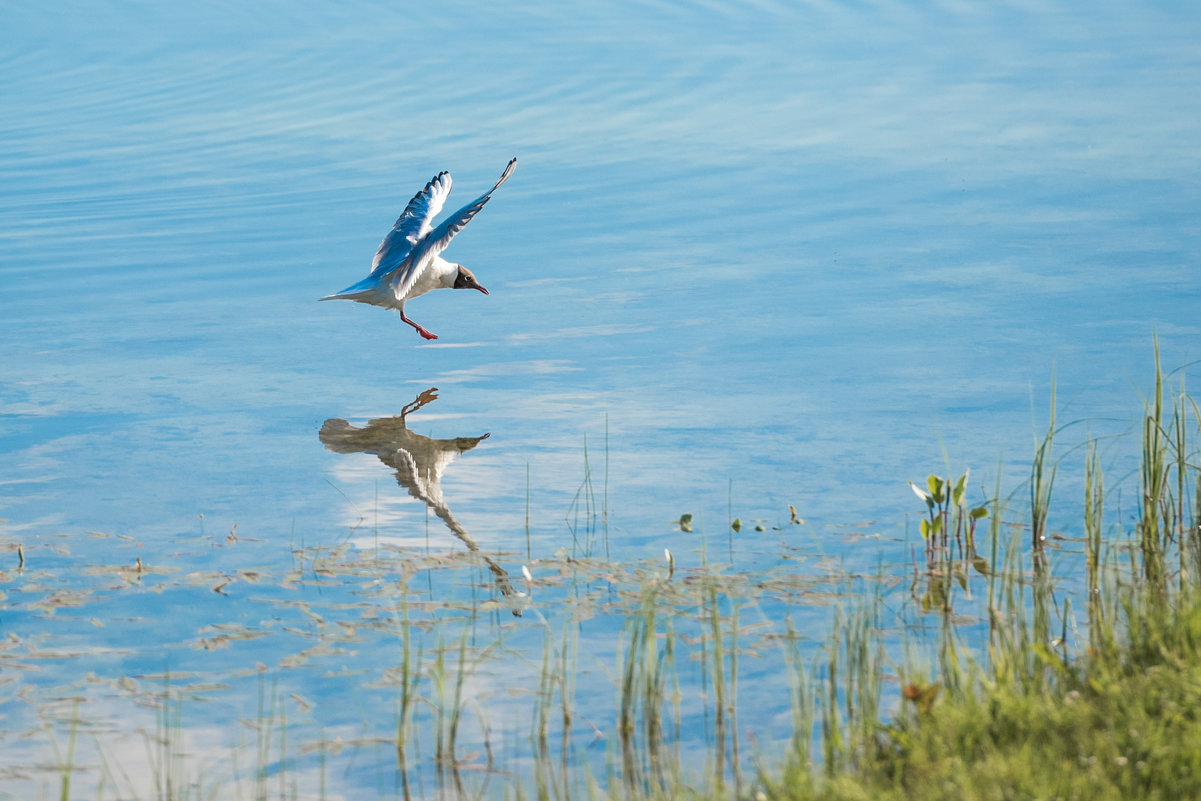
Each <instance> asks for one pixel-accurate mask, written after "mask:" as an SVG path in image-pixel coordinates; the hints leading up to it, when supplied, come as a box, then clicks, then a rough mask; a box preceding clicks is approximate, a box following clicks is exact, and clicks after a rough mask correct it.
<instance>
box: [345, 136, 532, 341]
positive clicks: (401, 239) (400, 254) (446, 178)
mask: <svg viewBox="0 0 1201 801" xmlns="http://www.w3.org/2000/svg"><path fill="white" fill-rule="evenodd" d="M516 166H517V159H513V160H512V161H510V162H509V164H508V166H506V167H505V171H504V172H503V173H501V176H500V180H499V181H497V182H496V185H495V186H493V187H492V188H491V189H489V190H488V191H487V192H485V193H484V194H482V195H480V196H479V197H478V198H476V199H475V200H473V201H471V202H470V203H468V204H467V205H466V206H464V207H463V208H461V209H459V210H458V211H456V212H455V213H454V214H452V215H450V216H449V217H447V218H446V219H445V220H443V221H442V223H441V224H440V225H439V226H438V227H437V228H434V227H433V226H432V225H431V222H432V221H433V219H434V217H437V216H438V213H439V212H440V211H442V205H443V204H444V203H445V202H446V198H447V197H449V195H450V185H451V180H450V173H449V172H446V171H442V172H440V173H438V174H437V175H435V176H434V177H433V178H432V179H431V180H430V182H429V183H428V184H426V185H425V188H424V189H422V190H421V191H420V192H418V193H417V194H415V195H413V199H412V200H410V201H409V205H408V206H406V207H405V210H404V213H402V214H401V215H400V217H399V218H398V219H397V220H396V224H395V225H393V226H392V230H391V231H389V232H388V235H387V236H385V237H384V241H383V242H381V243H380V246H379V250H377V251H376V252H375V260H374V261H372V262H371V273H370V274H369V275H368V276H367V277H366V278H364V279H363V280H362V281H359V282H358V283H357V284H354V285H352V286H348V287H346V289H343V290H342V291H341V292H337V293H335V294H333V295H326V296H325V297H323V298H322V300H356V301H358V302H359V303H370V304H371V305H372V306H382V307H384V308H385V309H396V310H397V311H399V312H400V319H401V320H403V321H404V322H406V323H408V324H409V325H411V326H413V328H415V329H417V333H418V334H420V335H421V336H423V337H425V338H426V339H437V338H438V336H437V335H436V334H434V333H433V332H432V331H429V330H427V329H426V328H424V327H422V326H421V325H420V324H418V323H416V322H414V321H413V320H410V319H409V318H408V317H406V316H405V303H406V302H408V301H410V300H412V299H413V298H415V297H419V296H420V295H424V294H425V293H426V292H429V291H430V290H432V289H478V290H479V291H480V292H483V293H484V294H485V295H487V294H488V290H487V289H484V287H483V286H482V285H480V283H479V282H478V281H476V280H475V275H474V274H473V273H472V272H471V270H468V269H467V268H466V267H464V266H463V265H462V264H456V263H454V262H451V261H447V260H446V259H444V258H442V251H444V250H446V246H447V245H449V244H450V240H451V239H454V236H455V234H457V233H458V232H459V231H461V230H463V226H464V225H466V224H467V223H469V222H471V218H472V217H474V216H475V215H476V214H478V213H479V211H480V209H482V208H483V207H484V204H485V203H487V202H488V199H489V198H491V197H492V193H493V192H495V191H496V190H497V189H499V188H500V185H501V184H503V183H504V182H505V181H507V180H509V176H510V175H512V174H513V169H514V168H515V167H516Z"/></svg>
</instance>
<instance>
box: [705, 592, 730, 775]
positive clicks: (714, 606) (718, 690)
mask: <svg viewBox="0 0 1201 801" xmlns="http://www.w3.org/2000/svg"><path fill="white" fill-rule="evenodd" d="M706 597H707V600H708V605H709V639H710V640H711V642H712V647H711V649H710V656H709V660H708V665H709V669H710V671H711V672H712V674H713V741H714V742H715V743H716V748H715V750H714V755H713V756H714V762H713V779H714V784H715V788H716V790H717V792H718V793H719V794H720V793H721V792H722V790H723V788H724V787H725V773H726V763H725V756H726V675H725V661H726V658H725V648H724V647H723V643H722V639H723V638H722V632H721V610H720V599H719V595H718V592H717V587H716V586H715V585H714V584H710V585H709V587H708V588H707V590H706Z"/></svg>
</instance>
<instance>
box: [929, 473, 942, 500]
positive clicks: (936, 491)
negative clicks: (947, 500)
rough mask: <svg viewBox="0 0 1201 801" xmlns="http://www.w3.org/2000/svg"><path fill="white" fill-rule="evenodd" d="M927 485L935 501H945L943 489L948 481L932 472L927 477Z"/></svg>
mask: <svg viewBox="0 0 1201 801" xmlns="http://www.w3.org/2000/svg"><path fill="white" fill-rule="evenodd" d="M926 486H927V487H929V488H930V497H931V498H933V499H934V502H935V503H942V501H943V494H942V490H943V487H944V486H946V482H944V481H943V480H942V479H941V478H939V477H938V476H936V475H934V474H933V473H931V474H930V476H929V478H927V479H926Z"/></svg>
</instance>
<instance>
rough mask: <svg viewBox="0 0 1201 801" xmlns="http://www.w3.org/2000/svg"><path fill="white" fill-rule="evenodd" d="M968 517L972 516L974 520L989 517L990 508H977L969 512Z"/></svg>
mask: <svg viewBox="0 0 1201 801" xmlns="http://www.w3.org/2000/svg"><path fill="white" fill-rule="evenodd" d="M968 516H970V517H971V518H972V519H973V520H979V519H980V518H982V517H988V507H987V506H977V507H976V508H975V509H973V510H972V511H970V512H968Z"/></svg>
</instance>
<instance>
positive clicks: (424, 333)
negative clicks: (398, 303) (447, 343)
mask: <svg viewBox="0 0 1201 801" xmlns="http://www.w3.org/2000/svg"><path fill="white" fill-rule="evenodd" d="M400 319H402V320H404V321H405V322H406V323H408V324H409V325H411V326H413V327H414V328H416V329H417V333H418V334H421V336H423V337H425V338H426V339H437V338H438V335H437V334H435V333H434V332H433V331H427V330H425V329H424V328H422V327H421V326H420V325H418V324H417V323H415V322H413V321H412V320H410V319H409V318H408V317H405V313H404V310H403V309H401V312H400Z"/></svg>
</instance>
